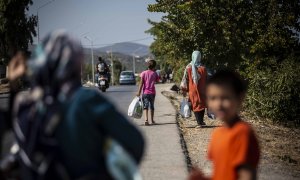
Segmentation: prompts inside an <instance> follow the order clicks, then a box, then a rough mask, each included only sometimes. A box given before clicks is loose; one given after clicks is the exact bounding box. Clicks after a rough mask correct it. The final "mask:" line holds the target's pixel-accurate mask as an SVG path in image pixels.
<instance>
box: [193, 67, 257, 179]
mask: <svg viewBox="0 0 300 180" xmlns="http://www.w3.org/2000/svg"><path fill="white" fill-rule="evenodd" d="M246 90H247V88H246V85H245V83H244V80H243V79H242V78H241V77H240V76H239V74H237V73H235V72H233V71H229V70H222V71H219V72H217V73H216V74H215V75H214V76H212V77H211V79H209V81H208V82H207V86H206V95H207V103H208V107H209V109H211V110H212V111H213V113H214V114H215V115H216V117H217V118H218V119H220V120H222V121H223V123H224V126H222V127H219V128H216V129H215V130H214V132H213V134H212V138H211V142H210V144H209V149H208V158H209V159H210V160H211V161H212V162H213V168H214V169H213V175H212V178H207V177H204V176H203V174H202V173H201V171H200V170H194V171H193V172H192V173H191V175H190V178H189V179H190V180H201V179H213V180H236V179H243V180H244V179H245V180H254V179H256V170H257V166H258V162H259V157H260V150H259V145H258V141H257V138H256V136H255V133H254V131H253V129H252V128H251V126H250V125H249V124H248V123H246V122H244V121H242V120H241V118H240V117H239V115H238V114H239V110H240V108H241V107H242V103H243V100H244V98H245V95H246Z"/></svg>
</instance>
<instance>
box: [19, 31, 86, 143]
mask: <svg viewBox="0 0 300 180" xmlns="http://www.w3.org/2000/svg"><path fill="white" fill-rule="evenodd" d="M82 59H83V53H82V48H81V46H80V44H79V43H78V42H76V41H75V40H73V39H72V38H71V37H70V36H69V35H67V34H66V32H65V31H61V30H59V31H54V32H53V33H50V34H49V35H48V36H47V37H46V38H45V39H44V40H43V41H42V43H41V44H39V45H38V46H37V47H36V49H35V52H34V55H33V57H32V58H31V59H30V60H29V61H28V72H27V73H28V74H27V75H28V77H29V80H30V82H31V90H30V91H29V94H26V95H24V94H22V93H21V94H19V95H18V96H17V98H16V102H15V107H14V116H15V120H14V121H15V125H17V124H18V123H21V124H23V125H24V126H25V127H23V128H22V129H27V130H26V131H27V132H28V133H29V132H31V131H32V130H30V129H31V127H30V126H29V124H30V123H28V122H29V121H32V122H34V121H45V118H46V119H53V117H54V116H56V115H57V114H59V111H60V107H61V105H62V104H63V103H64V102H65V101H66V100H68V98H69V97H70V96H71V95H72V94H73V92H74V91H75V90H76V89H78V88H79V87H80V86H81V85H80V84H81V82H80V79H81V78H80V70H81V61H82ZM15 129H20V128H18V127H17V126H16V128H15ZM17 132H19V135H20V137H23V136H22V134H20V131H17ZM23 133H26V132H23Z"/></svg>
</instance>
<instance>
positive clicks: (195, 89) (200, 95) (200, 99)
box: [186, 66, 207, 112]
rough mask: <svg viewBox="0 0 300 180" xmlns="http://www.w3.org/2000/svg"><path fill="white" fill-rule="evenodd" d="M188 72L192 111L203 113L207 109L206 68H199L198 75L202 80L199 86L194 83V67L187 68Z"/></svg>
mask: <svg viewBox="0 0 300 180" xmlns="http://www.w3.org/2000/svg"><path fill="white" fill-rule="evenodd" d="M186 71H187V77H186V80H187V88H188V89H187V90H188V92H189V100H190V101H191V103H192V111H193V112H199V111H203V110H205V108H206V101H205V84H206V79H207V72H206V68H205V67H204V66H199V67H198V73H199V74H200V77H201V78H200V80H199V82H198V85H196V84H194V83H193V78H192V67H191V66H188V67H187V68H186Z"/></svg>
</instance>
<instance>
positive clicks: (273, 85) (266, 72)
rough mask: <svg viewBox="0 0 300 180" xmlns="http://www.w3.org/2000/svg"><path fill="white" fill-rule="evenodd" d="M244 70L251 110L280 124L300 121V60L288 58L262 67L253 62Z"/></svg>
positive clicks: (249, 109) (247, 101)
mask: <svg viewBox="0 0 300 180" xmlns="http://www.w3.org/2000/svg"><path fill="white" fill-rule="evenodd" d="M275 64H278V65H275ZM245 72H246V73H245V74H244V75H246V77H247V78H248V80H249V89H248V94H247V98H246V106H245V107H246V109H247V110H248V111H249V112H251V113H253V114H255V115H257V116H259V117H265V118H269V119H271V120H273V121H274V122H278V123H281V124H293V125H297V126H299V125H300V93H299V92H300V63H299V62H296V61H293V60H286V61H284V62H282V63H276V62H275V63H274V65H273V66H272V65H269V66H264V67H263V68H262V67H259V66H257V65H252V66H249V67H248V68H247V69H246V71H245Z"/></svg>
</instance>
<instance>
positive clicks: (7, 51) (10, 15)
mask: <svg viewBox="0 0 300 180" xmlns="http://www.w3.org/2000/svg"><path fill="white" fill-rule="evenodd" d="M31 4H32V0H0V58H1V59H4V60H5V61H6V62H7V61H8V59H9V57H10V56H11V55H12V54H13V53H14V52H15V51H16V50H27V49H28V45H29V43H31V44H32V43H33V39H32V36H36V31H35V27H36V25H37V17H36V16H34V15H31V16H29V15H28V14H26V13H27V12H28V8H29V5H31Z"/></svg>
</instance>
